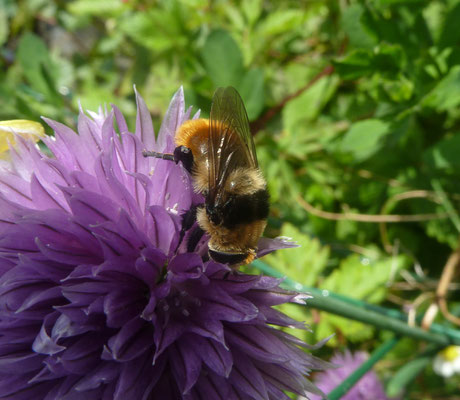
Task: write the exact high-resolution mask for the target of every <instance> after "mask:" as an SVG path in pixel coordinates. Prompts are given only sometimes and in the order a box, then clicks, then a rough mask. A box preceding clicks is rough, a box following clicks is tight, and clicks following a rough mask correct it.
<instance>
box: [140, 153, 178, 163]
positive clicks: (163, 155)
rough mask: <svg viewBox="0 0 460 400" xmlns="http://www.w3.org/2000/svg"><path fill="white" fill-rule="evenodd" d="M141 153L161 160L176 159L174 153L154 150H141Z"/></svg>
mask: <svg viewBox="0 0 460 400" xmlns="http://www.w3.org/2000/svg"><path fill="white" fill-rule="evenodd" d="M142 155H143V156H144V157H155V158H161V159H163V160H169V161H176V159H175V158H174V154H168V153H157V152H156V151H147V150H143V151H142Z"/></svg>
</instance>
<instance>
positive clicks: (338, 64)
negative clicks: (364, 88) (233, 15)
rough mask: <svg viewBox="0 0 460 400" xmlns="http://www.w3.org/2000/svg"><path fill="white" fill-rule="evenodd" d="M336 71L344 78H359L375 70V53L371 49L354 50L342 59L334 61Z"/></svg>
mask: <svg viewBox="0 0 460 400" xmlns="http://www.w3.org/2000/svg"><path fill="white" fill-rule="evenodd" d="M333 64H334V67H335V71H336V72H337V73H338V74H339V75H340V77H341V78H342V79H345V80H350V79H358V78H361V77H363V76H368V75H370V74H371V73H373V72H374V70H375V69H374V66H373V55H372V52H370V51H369V50H364V49H360V50H354V51H352V52H351V53H350V54H348V55H347V56H346V57H344V58H342V59H341V60H336V61H333Z"/></svg>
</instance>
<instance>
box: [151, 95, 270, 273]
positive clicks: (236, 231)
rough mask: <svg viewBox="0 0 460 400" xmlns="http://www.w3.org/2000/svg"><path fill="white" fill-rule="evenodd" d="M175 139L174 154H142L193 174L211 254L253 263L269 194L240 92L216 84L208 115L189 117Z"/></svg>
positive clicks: (231, 261)
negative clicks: (179, 163)
mask: <svg viewBox="0 0 460 400" xmlns="http://www.w3.org/2000/svg"><path fill="white" fill-rule="evenodd" d="M175 142H176V146H177V147H176V149H175V150H174V154H162V153H156V152H154V151H151V152H148V151H146V152H144V155H145V156H153V157H157V158H162V159H165V160H172V161H175V162H176V163H177V162H181V163H182V164H183V165H184V167H185V168H186V169H187V170H188V171H189V172H190V173H191V175H192V178H193V185H194V190H195V191H196V192H197V193H201V194H203V196H204V198H205V202H204V204H203V205H202V206H199V207H198V209H196V221H197V223H198V225H199V227H200V228H201V229H202V230H203V231H204V232H206V233H207V234H208V236H209V242H208V248H209V255H210V257H211V258H213V259H214V260H215V261H218V262H222V263H225V264H229V265H232V266H238V265H242V264H248V263H250V262H251V261H252V260H253V259H254V258H255V256H256V251H257V242H258V240H259V238H260V236H261V235H262V233H263V231H264V229H265V225H266V220H267V217H268V212H269V195H268V191H267V184H266V182H265V179H264V178H263V176H262V173H261V171H260V169H259V167H258V163H257V156H256V151H255V146H254V141H253V138H252V135H251V132H250V129H249V121H248V117H247V114H246V110H245V108H244V104H243V101H242V100H241V97H240V95H239V94H238V92H237V91H236V90H235V89H234V88H232V87H227V88H219V89H217V90H216V92H215V94H214V97H213V101H212V106H211V112H210V117H209V119H196V120H190V121H186V122H185V123H184V124H182V125H181V126H180V127H179V129H178V130H177V131H176V135H175ZM185 219H187V221H188V220H189V219H188V218H184V220H185ZM188 225H189V221H188V222H187V226H188ZM193 238H194V239H193V240H192V241H191V244H192V245H191V246H190V247H192V246H194V245H195V242H196V241H197V239H196V238H197V236H196V235H193ZM189 244H190V241H189Z"/></svg>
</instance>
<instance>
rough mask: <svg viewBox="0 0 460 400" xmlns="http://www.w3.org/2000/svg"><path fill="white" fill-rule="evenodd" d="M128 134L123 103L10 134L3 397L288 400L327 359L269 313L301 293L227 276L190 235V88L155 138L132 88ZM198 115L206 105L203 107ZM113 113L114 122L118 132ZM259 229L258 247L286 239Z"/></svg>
mask: <svg viewBox="0 0 460 400" xmlns="http://www.w3.org/2000/svg"><path fill="white" fill-rule="evenodd" d="M137 111H138V113H137V120H136V129H135V133H134V134H132V133H130V132H128V128H127V124H126V122H125V120H124V118H123V116H122V115H121V113H120V111H119V110H118V109H117V108H116V107H112V110H111V111H110V112H107V111H103V110H101V109H100V110H99V112H98V113H89V115H90V117H91V118H90V117H88V116H87V115H85V114H84V113H83V112H81V113H80V116H79V119H78V133H79V134H76V133H75V132H74V131H73V130H71V129H70V128H68V127H66V126H64V125H62V124H60V123H58V122H55V121H50V120H46V119H45V121H46V122H47V123H48V124H49V125H50V127H51V128H52V129H53V130H54V132H55V137H54V138H52V137H49V138H47V139H44V141H45V143H46V145H47V146H48V148H49V150H50V151H51V153H52V156H48V155H46V154H45V153H43V152H41V151H40V150H39V149H38V148H37V146H35V145H34V144H33V143H32V142H29V141H26V140H24V139H22V138H21V137H17V146H16V147H15V148H12V149H11V163H4V164H1V166H0V168H1V169H0V310H1V311H0V313H1V314H0V398H2V399H15V400H21V399H27V400H30V399H46V400H51V399H72V400H74V399H84V400H91V399H123V400H130V399H134V400H138V399H157V400H175V399H184V400H198V399H206V400H213V399H225V400H231V399H239V400H242V399H257V400H259V399H273V400H275V399H276V400H279V399H286V400H287V399H288V397H287V396H286V395H285V394H283V391H284V390H287V391H291V392H294V393H298V394H303V393H305V391H307V392H318V390H317V389H316V388H315V386H314V385H313V384H312V383H311V382H309V381H308V379H307V378H306V377H305V375H308V374H309V372H310V370H311V369H320V368H322V367H324V366H325V365H326V364H325V363H324V362H322V361H321V360H318V359H317V358H315V357H313V356H311V355H309V354H308V353H306V352H305V351H304V350H303V349H301V348H302V347H306V348H312V347H309V346H307V345H306V344H304V343H303V342H301V341H299V340H298V339H296V338H295V337H293V336H290V335H288V334H286V333H284V332H282V331H280V330H277V329H275V327H274V326H294V327H298V328H304V326H303V324H301V323H298V322H296V321H294V320H292V319H290V318H289V317H287V316H286V315H284V314H282V313H281V312H279V311H277V310H275V309H273V308H272V306H274V305H277V304H281V303H286V302H302V301H303V299H304V298H305V296H300V295H297V294H296V293H291V292H287V291H284V290H282V289H280V288H279V286H278V285H279V283H280V281H279V280H277V279H273V278H270V277H263V276H253V275H246V274H242V273H235V274H228V267H226V266H225V265H221V264H218V263H216V262H213V261H204V260H206V258H205V257H204V256H205V255H206V252H207V246H206V238H204V240H202V241H201V242H200V243H198V245H197V247H196V249H195V251H194V252H193V253H187V252H186V247H187V246H186V245H184V243H185V242H186V240H187V236H188V235H189V234H190V232H186V233H185V238H184V240H183V241H182V242H183V243H180V240H181V236H183V235H182V233H183V232H182V233H181V226H182V220H181V215H182V213H183V212H185V211H187V210H188V209H190V207H191V206H193V205H194V204H198V203H200V202H202V201H203V199H202V198H201V197H200V196H199V195H197V194H195V193H194V192H193V189H192V183H191V181H190V176H189V175H188V174H187V172H186V171H185V169H184V168H183V167H182V165H181V164H179V165H176V164H174V163H173V162H168V161H165V160H159V159H154V158H144V157H143V156H142V150H144V149H149V150H156V151H165V152H171V151H172V150H173V148H174V133H175V131H176V129H177V128H178V127H179V126H180V125H181V124H182V123H183V122H184V121H185V120H187V119H188V118H189V117H190V111H191V110H190V109H188V110H187V111H185V107H184V96H183V91H182V89H181V90H179V91H178V93H176V95H175V96H174V98H173V100H172V102H171V105H170V107H169V110H168V112H167V114H166V117H165V120H164V122H163V124H162V126H161V129H160V132H159V135H158V139H157V140H155V136H154V132H153V127H152V121H151V118H150V115H149V113H148V110H147V107H146V105H145V103H144V102H143V100H142V99H141V98H140V97H139V96H137ZM195 117H197V115H196V116H195ZM114 122H116V125H117V127H118V132H117V131H116V130H115V129H114ZM290 246H292V245H290V244H289V243H286V242H284V241H282V240H268V239H262V240H261V242H260V248H259V256H260V255H263V254H265V253H267V252H270V251H273V250H276V249H280V248H283V247H290Z"/></svg>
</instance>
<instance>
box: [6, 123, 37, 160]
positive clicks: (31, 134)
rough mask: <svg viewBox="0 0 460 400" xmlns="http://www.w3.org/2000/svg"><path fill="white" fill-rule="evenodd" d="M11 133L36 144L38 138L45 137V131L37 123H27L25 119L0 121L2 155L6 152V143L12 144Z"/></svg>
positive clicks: (12, 136) (12, 135)
mask: <svg viewBox="0 0 460 400" xmlns="http://www.w3.org/2000/svg"><path fill="white" fill-rule="evenodd" d="M13 133H16V134H17V135H20V136H22V137H23V138H25V139H31V140H33V141H34V142H38V141H39V140H40V137H42V136H45V129H44V128H43V126H42V124H40V123H39V122H35V121H28V120H26V119H12V120H10V121H0V153H4V152H5V151H7V150H8V141H10V142H11V143H14V134H13ZM0 158H1V157H0Z"/></svg>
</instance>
